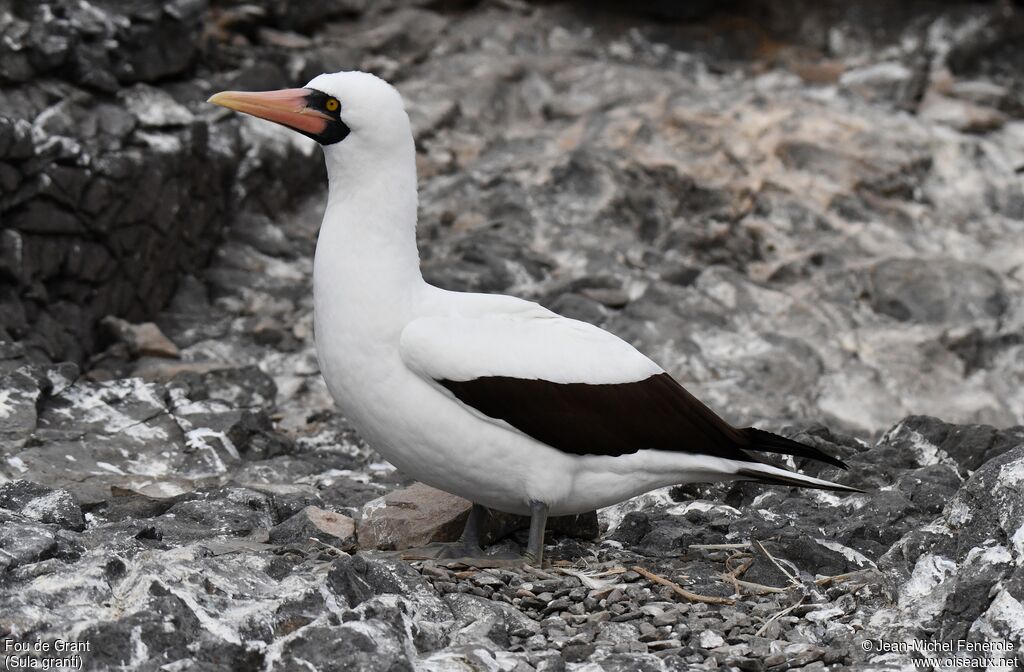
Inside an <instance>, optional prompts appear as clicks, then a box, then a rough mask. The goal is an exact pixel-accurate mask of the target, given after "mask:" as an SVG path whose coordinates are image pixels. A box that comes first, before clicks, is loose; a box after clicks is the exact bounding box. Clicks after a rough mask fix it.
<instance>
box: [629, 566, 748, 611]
mask: <svg viewBox="0 0 1024 672" xmlns="http://www.w3.org/2000/svg"><path fill="white" fill-rule="evenodd" d="M633 571H634V572H636V573H637V574H640V575H641V576H643V577H645V578H647V579H648V580H650V581H653V582H655V583H660V584H661V585H663V586H668V587H669V588H671V589H672V590H673V591H674V592H675V594H676V595H679V596H680V597H683V598H686V599H687V600H689V601H690V602H704V603H705V604H736V601H735V600H730V599H729V598H728V597H716V596H713V595H700V594H698V593H694V592H690V591H689V590H687V589H686V588H683V587H682V586H680V585H679V584H678V583H676V582H675V581H671V580H669V579H666V578H665V577H663V576H658V575H657V574H655V573H654V572H650V571H647V570H646V569H644V568H643V567H640V566H637V567H634V568H633Z"/></svg>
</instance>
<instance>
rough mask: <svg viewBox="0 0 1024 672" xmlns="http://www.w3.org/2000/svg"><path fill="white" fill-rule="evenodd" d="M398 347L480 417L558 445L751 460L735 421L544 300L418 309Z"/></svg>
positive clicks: (585, 451) (595, 451) (587, 451)
mask: <svg viewBox="0 0 1024 672" xmlns="http://www.w3.org/2000/svg"><path fill="white" fill-rule="evenodd" d="M401 353H402V358H403V360H404V361H405V363H406V365H407V366H408V367H409V368H410V369H411V370H413V371H414V372H416V373H417V374H419V375H420V376H422V377H423V378H425V379H427V380H428V381H430V382H431V383H433V384H434V385H436V386H438V387H440V388H442V389H444V390H447V391H448V392H449V393H450V394H452V395H453V396H454V397H455V398H456V399H457V400H458V401H459V402H461V403H463V404H465V405H466V406H468V407H470V408H472V409H473V410H474V411H475V412H476V413H477V414H478V415H479V416H482V417H483V418H485V419H488V420H491V421H493V422H496V423H500V424H503V425H505V423H507V425H511V426H512V427H514V428H515V429H517V430H519V431H520V432H522V433H524V434H526V435H528V436H531V437H533V438H534V439H536V440H538V441H540V442H542V443H545V444H547V445H549V446H551V447H553V448H556V449H559V450H562V451H564V452H568V453H573V454H577V455H622V454H626V453H634V452H636V451H638V450H643V449H660V450H673V451H685V452H693V453H702V454H710V455H715V456H718V457H725V458H729V459H738V460H744V461H749V460H750V459H751V458H750V457H749V456H748V455H746V454H745V453H744V452H743V451H742V450H741V449H740V447H739V446H741V445H743V444H744V443H746V442H747V441H746V437H745V436H744V434H743V433H742V432H741V431H740V430H737V429H735V428H733V427H732V426H731V425H729V424H728V423H726V422H725V421H724V420H722V419H721V418H719V417H718V416H717V415H715V414H714V412H712V411H711V409H709V408H708V407H707V406H705V405H704V404H702V403H701V402H700V401H698V400H697V399H696V398H694V397H693V396H692V395H691V394H690V393H689V392H687V391H686V390H685V389H684V388H683V387H682V386H681V385H679V384H678V383H677V382H676V381H675V380H673V379H672V378H671V376H669V375H668V374H667V373H665V371H664V370H663V369H662V368H661V367H659V366H658V365H657V364H655V363H654V362H652V361H651V360H650V359H648V358H647V357H645V356H644V355H642V354H641V353H640V352H638V351H637V350H636V349H635V348H633V346H631V345H629V344H628V343H626V342H625V341H623V340H621V339H620V338H618V337H616V336H614V335H612V334H610V333H608V332H606V331H604V330H602V329H599V328H598V327H595V326H593V325H591V324H587V323H585V322H579V321H577V320H570V319H567V318H564V317H560V316H558V315H556V314H554V313H550V312H548V311H544V310H543V309H540V310H538V311H536V312H526V313H518V314H517V313H513V314H497V315H493V316H483V317H458V316H456V317H427V318H421V319H418V320H415V321H413V322H412V323H410V324H409V325H408V326H407V327H406V328H405V330H404V331H403V333H402V339H401ZM507 425H506V426H507Z"/></svg>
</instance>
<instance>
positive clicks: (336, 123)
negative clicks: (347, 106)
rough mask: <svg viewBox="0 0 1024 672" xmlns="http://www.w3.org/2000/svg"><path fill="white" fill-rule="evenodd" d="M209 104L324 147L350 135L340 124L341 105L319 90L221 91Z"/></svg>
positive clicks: (341, 123) (345, 126)
mask: <svg viewBox="0 0 1024 672" xmlns="http://www.w3.org/2000/svg"><path fill="white" fill-rule="evenodd" d="M207 102H209V103H213V104H215V105H221V106H223V107H227V108H229V109H232V110H237V111H238V112H244V113H245V114H251V115H252V116H254V117H259V118H260V119H266V120H267V121H273V122H275V123H278V124H281V125H282V126H287V127H288V128H290V129H292V130H293V131H298V132H299V133H302V134H303V135H305V136H306V137H308V138H312V139H314V140H316V141H317V142H319V143H320V144H321V145H333V144H335V143H337V142H341V141H342V140H344V139H345V138H346V137H347V136H348V134H349V133H350V132H351V131H350V129H349V127H348V126H347V125H346V124H345V122H343V121H342V120H341V101H339V100H338V99H337V98H335V97H333V96H329V95H327V94H326V93H324V92H323V91H317V90H316V89H282V90H280V91H251V92H245V91H222V92H221V93H217V94H214V95H213V96H211V97H210V99H209V100H208V101H207Z"/></svg>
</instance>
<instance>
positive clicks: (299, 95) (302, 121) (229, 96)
mask: <svg viewBox="0 0 1024 672" xmlns="http://www.w3.org/2000/svg"><path fill="white" fill-rule="evenodd" d="M208 102H211V103H214V104H216V105H221V106H223V107H227V108H230V109H233V110H237V111H239V112H244V113H246V114H251V115H253V116H255V117H259V118H261V119H267V120H269V121H273V122H276V123H278V124H281V125H283V126H286V127H288V128H290V129H292V130H294V131H298V132H299V133H302V134H303V135H305V136H307V137H310V138H312V139H314V140H316V141H317V142H319V143H320V144H321V145H322V146H323V148H324V154H325V155H326V157H327V163H328V166H331V164H332V163H335V162H345V163H356V164H359V165H362V166H363V167H364V168H365V166H366V164H367V163H375V162H377V161H380V160H390V159H392V158H395V156H396V154H398V155H400V156H401V158H403V159H406V158H409V157H411V156H412V154H411V153H412V152H413V151H414V150H413V142H412V131H411V127H410V125H409V116H408V115H407V114H406V112H405V106H404V105H403V104H402V97H401V96H400V95H399V93H398V91H396V90H395V88H394V87H393V86H391V85H390V84H388V83H387V82H385V81H384V80H383V79H381V78H379V77H377V76H375V75H371V74H370V73H367V72H359V71H350V72H335V73H333V74H323V75H318V76H316V77H314V78H313V79H312V80H311V81H310V82H309V84H307V85H306V86H305V87H303V88H300V89H284V90H281V91H255V92H242V91H223V92H221V93H218V94H215V95H213V96H211V97H210V99H209V101H208ZM406 155H408V157H407V156H406Z"/></svg>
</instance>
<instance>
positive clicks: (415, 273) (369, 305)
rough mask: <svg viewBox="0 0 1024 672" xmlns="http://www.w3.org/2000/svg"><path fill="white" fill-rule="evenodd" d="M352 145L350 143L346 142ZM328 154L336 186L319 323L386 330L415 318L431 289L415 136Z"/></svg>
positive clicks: (319, 290)
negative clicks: (359, 152)
mask: <svg viewBox="0 0 1024 672" xmlns="http://www.w3.org/2000/svg"><path fill="white" fill-rule="evenodd" d="M346 142H347V141H346ZM347 154H350V153H349V152H343V151H335V152H331V151H329V152H327V153H326V158H327V174H328V178H329V180H330V186H329V191H328V197H327V210H326V211H325V213H324V219H323V224H322V225H321V228H320V236H319V239H318V240H317V248H316V258H315V262H314V274H313V290H314V296H315V304H316V312H317V318H316V321H317V327H318V328H321V329H323V328H332V329H345V330H346V331H347V330H350V329H353V328H357V327H356V326H355V325H356V324H359V325H361V328H363V329H367V330H372V331H374V332H376V333H378V334H379V333H380V332H381V330H387V329H389V328H391V329H393V328H396V327H397V325H392V324H391V323H390V322H389V320H392V319H393V318H400V317H401V316H403V315H408V311H409V310H411V308H412V304H414V302H415V301H416V298H417V296H418V291H419V290H420V289H421V288H422V287H423V286H424V282H423V276H422V274H421V273H420V260H419V251H418V250H417V248H416V208H417V195H416V155H415V148H414V145H413V142H412V137H411V134H410V136H409V138H408V143H401V144H399V145H398V146H395V147H392V148H390V149H389V151H387V152H380V153H376V154H374V155H370V156H365V155H364V156H362V157H360V159H359V160H355V157H354V156H346V155H347Z"/></svg>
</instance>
